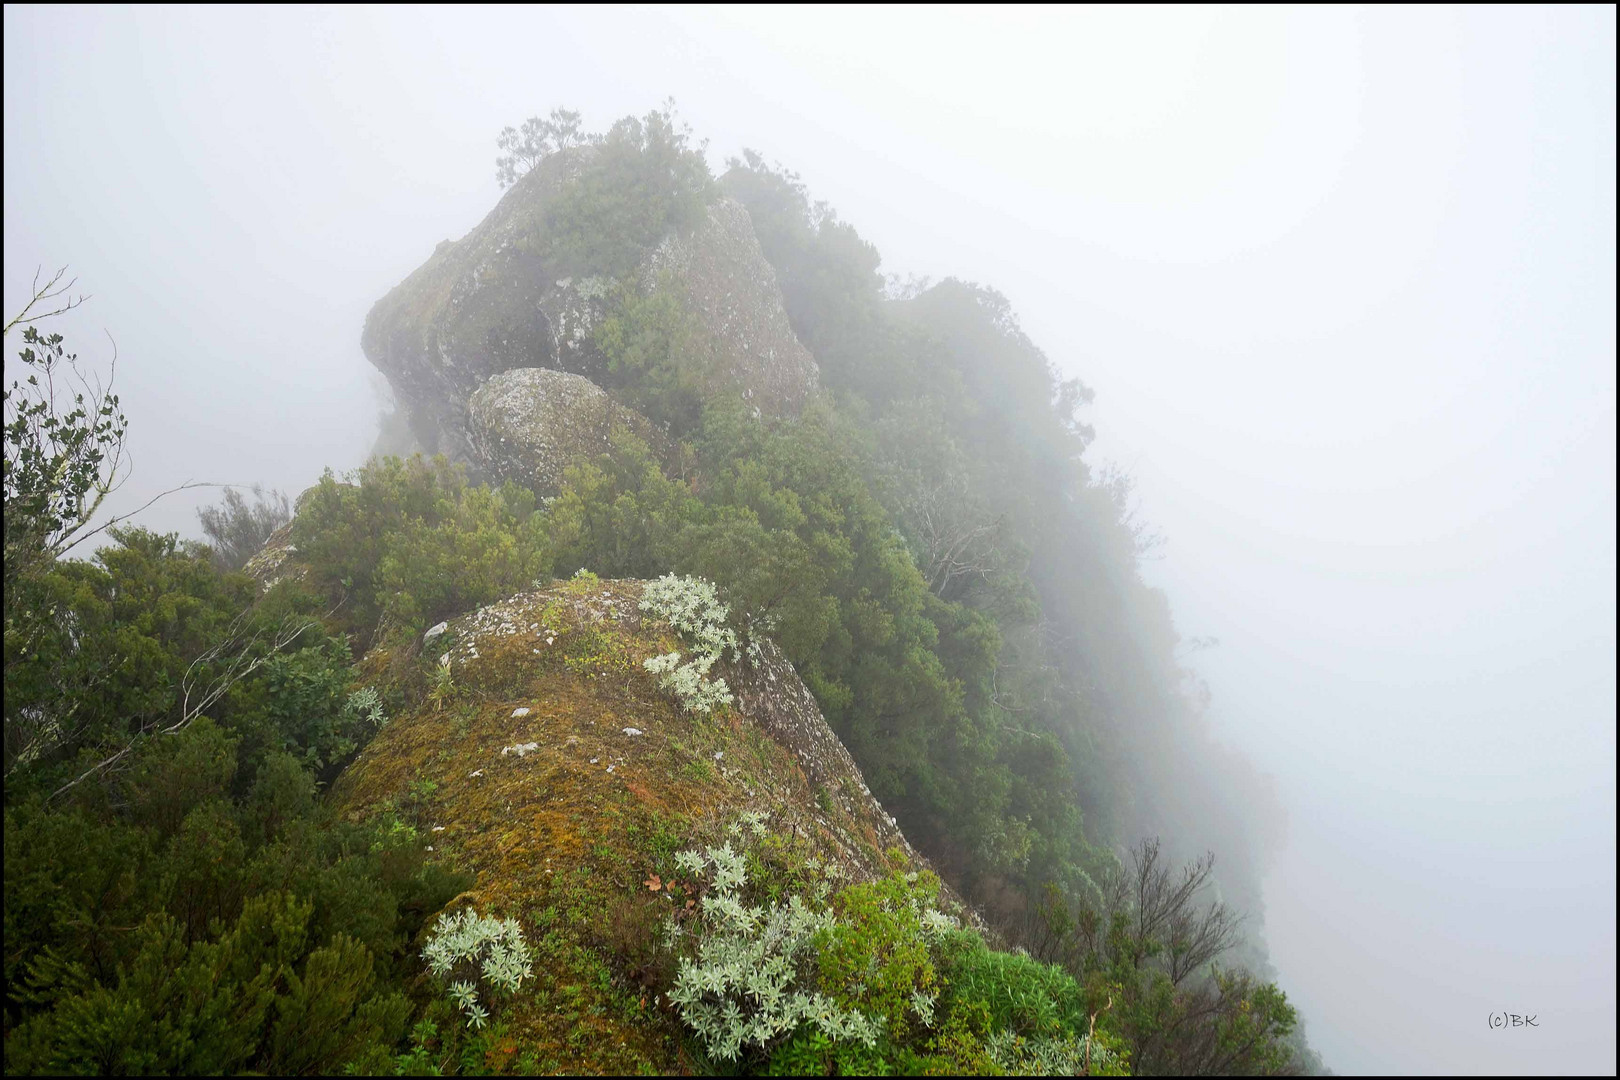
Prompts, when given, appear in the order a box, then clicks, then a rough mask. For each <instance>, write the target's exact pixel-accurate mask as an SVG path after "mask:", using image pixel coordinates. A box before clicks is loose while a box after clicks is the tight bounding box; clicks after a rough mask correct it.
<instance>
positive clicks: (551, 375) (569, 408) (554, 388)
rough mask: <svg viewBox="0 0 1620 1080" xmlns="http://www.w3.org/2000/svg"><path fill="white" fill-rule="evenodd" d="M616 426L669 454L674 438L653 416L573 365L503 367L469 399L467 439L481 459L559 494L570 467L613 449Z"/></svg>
mask: <svg viewBox="0 0 1620 1080" xmlns="http://www.w3.org/2000/svg"><path fill="white" fill-rule="evenodd" d="M615 428H625V429H628V430H629V431H630V432H631V433H632V434H634V435H635V436H636V437H637V438H639V439H641V440H643V441H644V442H646V443H647V445H648V446H649V447H650V448H651V449H652V451H653V453H654V455H655V456H657V457H660V458H662V457H666V456H667V455H668V454H669V448H670V443H669V439H668V438H667V437H666V436H665V435H664V433H663V432H662V431H660V430H659V429H658V427H657V426H656V425H654V424H653V423H652V421H650V420H648V419H647V418H646V417H644V416H642V415H641V414H640V413H638V412H636V411H635V410H634V409H630V408H627V407H625V406H623V405H620V404H619V403H618V402H616V401H614V400H613V399H612V398H611V397H609V396H608V395H607V394H606V393H604V392H603V391H602V390H601V388H599V387H598V386H596V384H594V383H592V382H591V381H590V380H589V379H587V378H584V377H583V376H580V375H573V374H570V373H568V372H565V371H553V370H550V369H548V368H516V369H514V370H512V371H503V372H502V373H501V374H499V375H496V376H495V377H494V378H492V379H490V380H489V381H488V382H486V383H485V384H484V385H483V386H482V387H480V388H479V389H478V391H477V392H476V393H474V394H473V395H472V399H471V400H470V401H469V402H468V405H467V440H468V444H469V446H470V448H471V450H472V452H473V455H474V457H475V458H476V460H477V462H478V463H479V464H480V465H481V466H482V467H483V468H484V469H485V470H487V471H488V472H489V473H490V474H491V475H492V476H494V477H496V478H498V479H500V480H512V481H514V482H516V483H519V484H522V485H524V486H525V487H528V488H530V489H532V490H533V491H534V492H535V493H536V494H540V495H552V494H555V493H556V492H557V490H558V488H559V487H560V486H561V484H562V478H563V470H564V469H566V468H567V467H568V466H569V465H572V464H575V463H577V462H582V461H589V460H591V459H593V458H595V457H596V456H597V455H598V454H604V453H607V452H608V451H609V449H611V443H610V437H611V435H612V433H613V430H614V429H615Z"/></svg>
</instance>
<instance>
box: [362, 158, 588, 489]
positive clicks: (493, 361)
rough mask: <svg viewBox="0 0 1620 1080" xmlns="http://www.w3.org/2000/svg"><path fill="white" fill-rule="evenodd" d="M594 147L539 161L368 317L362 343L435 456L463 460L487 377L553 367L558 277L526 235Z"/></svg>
mask: <svg viewBox="0 0 1620 1080" xmlns="http://www.w3.org/2000/svg"><path fill="white" fill-rule="evenodd" d="M591 152H592V148H590V147H576V148H574V149H572V150H568V151H564V152H562V153H558V154H553V155H551V156H550V157H549V158H547V159H546V160H545V161H543V162H541V163H540V165H539V166H538V167H536V168H535V169H533V170H531V171H530V172H529V173H528V175H526V176H524V177H523V179H522V180H520V181H519V182H518V183H517V184H515V185H513V187H512V189H511V190H510V191H508V192H507V193H506V195H505V196H503V197H502V199H501V201H500V202H499V203H498V204H496V206H495V209H494V210H492V211H490V213H489V215H488V216H487V217H485V218H484V220H483V221H481V222H480V223H479V224H478V226H477V227H476V228H474V229H473V230H472V232H470V233H468V234H467V235H466V236H465V237H463V238H462V239H461V240H459V241H449V240H446V241H444V242H442V243H440V244H439V245H438V247H437V248H435V249H434V252H433V255H432V257H431V258H429V259H428V261H427V262H425V263H423V264H422V265H421V266H420V267H418V268H417V269H416V270H415V271H414V272H413V273H412V274H411V275H410V276H409V277H407V278H406V279H405V280H404V281H403V282H401V283H400V284H399V285H398V286H396V287H395V288H394V289H393V290H391V291H390V292H389V293H388V295H387V296H385V297H383V298H382V299H381V300H379V301H378V302H377V303H376V305H375V306H374V307H372V309H371V313H370V314H369V315H367V316H366V326H365V330H364V331H363V332H362V334H361V336H360V347H361V348H362V349H363V350H364V351H365V354H366V358H367V359H368V360H370V361H371V362H372V364H374V365H375V366H376V367H377V369H378V370H379V371H381V372H382V373H383V374H384V375H385V376H387V378H388V382H389V385H390V386H391V387H392V388H393V391H394V397H395V399H396V400H397V401H398V402H399V406H400V408H402V409H404V410H405V412H406V414H407V415H408V416H409V418H410V423H411V430H412V432H413V434H415V436H416V439H417V441H418V442H419V443H420V444H421V445H422V447H423V448H424V449H425V450H427V451H428V452H429V453H443V454H445V455H447V456H448V457H450V458H451V459H452V460H465V459H466V456H467V445H466V437H465V433H464V430H463V420H464V418H465V416H466V409H467V399H468V398H469V397H471V396H472V394H473V392H474V391H475V390H477V389H478V388H479V387H480V386H482V385H483V384H484V382H485V381H487V380H488V379H489V378H490V377H491V376H493V375H496V374H499V373H500V372H502V371H507V370H509V369H511V368H516V367H555V366H557V359H558V358H557V349H556V342H555V338H554V336H553V333H552V320H551V319H550V318H548V316H547V315H546V313H545V311H544V310H543V309H542V307H541V300H542V299H543V298H544V297H545V296H546V294H547V293H548V292H549V291H551V289H552V288H553V287H554V285H555V282H554V281H553V278H552V276H551V275H549V274H547V272H546V270H545V267H544V266H543V265H541V261H540V260H539V259H538V258H537V257H535V256H534V255H531V254H528V253H527V252H526V250H525V249H526V248H527V247H528V246H529V245H528V243H527V242H526V241H527V239H528V237H530V236H531V235H532V234H533V233H534V231H535V230H536V229H537V228H538V227H539V226H540V223H541V222H542V221H543V220H544V217H545V210H546V207H547V205H548V204H549V203H550V202H551V201H552V199H554V198H555V196H556V194H557V192H558V191H559V190H560V189H561V188H562V186H563V185H565V184H567V183H568V182H569V181H570V180H572V179H574V178H575V177H577V176H578V174H579V170H580V168H581V167H582V166H583V164H584V163H585V161H586V160H587V158H588V155H589V154H590V153H591Z"/></svg>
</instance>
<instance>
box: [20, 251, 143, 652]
mask: <svg viewBox="0 0 1620 1080" xmlns="http://www.w3.org/2000/svg"><path fill="white" fill-rule="evenodd" d="M61 277H62V271H58V272H57V274H56V276H55V277H54V278H52V279H51V280H50V282H48V283H47V284H46V285H45V287H44V288H43V289H40V288H38V287H37V283H36V288H35V292H34V296H33V299H31V300H30V301H29V303H28V305H27V307H25V308H24V309H23V311H22V312H21V313H20V314H18V315H17V316H16V317H15V318H13V319H12V320H11V321H10V322H9V323H7V324H6V328H5V332H6V334H7V335H8V336H9V335H10V333H11V331H12V330H13V329H14V328H17V327H19V326H20V327H21V329H22V340H23V347H22V349H21V350H20V351H19V352H18V353H17V358H18V360H20V361H21V362H22V364H23V367H24V369H25V370H26V371H27V372H28V374H27V376H26V377H25V378H24V379H23V380H22V381H21V382H17V381H15V380H13V382H12V384H11V385H10V386H9V387H7V388H6V390H5V391H4V395H3V396H4V403H5V404H4V412H5V426H4V431H5V456H4V468H3V485H0V486H3V487H4V494H5V515H4V521H5V586H6V592H8V593H9V592H10V591H11V587H12V584H13V582H14V581H16V580H17V579H18V578H20V577H23V576H26V574H27V573H30V572H34V571H37V570H38V569H39V568H40V566H41V565H42V564H44V563H48V562H49V561H50V560H52V559H54V558H56V557H57V556H58V555H60V554H62V553H63V552H65V551H67V550H68V549H69V548H71V547H72V546H74V545H75V544H76V543H78V541H79V540H80V539H82V538H83V537H84V536H86V535H88V534H87V533H86V532H85V531H84V530H85V529H86V528H87V527H88V525H89V523H90V520H91V519H92V518H93V517H94V516H95V514H96V511H97V510H98V509H100V507H101V503H102V501H103V500H104V499H105V498H106V497H107V494H108V493H109V492H110V491H112V489H113V487H114V486H115V485H116V484H117V482H118V470H119V467H120V465H121V464H122V462H123V447H124V437H125V435H126V433H127V432H128V430H129V422H128V420H127V419H126V418H125V417H124V413H123V411H122V409H121V408H120V406H119V402H118V395H116V394H114V393H112V392H111V378H110V377H109V379H108V383H107V385H105V386H103V385H101V384H100V382H99V381H97V382H92V381H91V380H90V379H87V378H86V377H85V376H84V375H83V374H82V373H81V372H80V371H79V368H78V357H77V355H75V354H73V353H70V352H68V351H67V348H66V346H64V345H63V344H62V335H61V334H42V333H40V331H39V328H38V327H36V326H33V325H30V324H31V323H33V322H35V321H37V320H39V319H42V318H48V317H49V316H50V315H53V314H58V313H60V312H61V311H64V310H67V309H68V308H71V307H74V306H76V305H77V303H78V301H76V300H70V301H68V302H66V303H65V304H64V305H63V307H61V308H58V309H57V310H56V311H53V312H46V313H43V314H32V313H31V312H32V309H33V307H34V305H35V304H37V303H39V302H40V301H42V300H45V301H50V300H53V299H55V298H56V297H58V296H60V295H61V294H62V293H63V292H65V291H66V289H67V288H68V287H71V285H72V282H69V283H68V285H67V286H62V287H61V288H57V287H56V286H57V282H59V281H60V280H61ZM69 394H71V395H72V402H71V405H70V404H69V402H68V401H67V395H69ZM6 613H7V614H6V632H7V636H8V637H9V636H10V635H11V634H12V632H13V612H12V606H11V604H10V602H9V600H8V602H7V605H6Z"/></svg>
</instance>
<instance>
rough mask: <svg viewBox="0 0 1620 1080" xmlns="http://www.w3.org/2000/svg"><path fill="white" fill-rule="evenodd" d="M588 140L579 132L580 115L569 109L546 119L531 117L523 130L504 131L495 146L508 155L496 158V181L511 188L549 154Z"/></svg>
mask: <svg viewBox="0 0 1620 1080" xmlns="http://www.w3.org/2000/svg"><path fill="white" fill-rule="evenodd" d="M588 138H589V137H588V136H586V135H584V134H582V133H581V132H580V130H579V113H577V112H570V111H569V110H567V109H552V110H551V115H550V116H549V117H546V118H541V117H538V116H531V117H529V118H528V119H527V120H525V121H523V127H522V129H521V130H520V129H517V128H511V127H507V128H502V129H501V134H500V136H499V137H498V138H497V139H496V140H495V145H496V146H498V147H499V148H500V149H502V150H504V151H506V152H505V153H504V154H502V155H501V156H500V157H498V158H496V159H495V181H496V183H498V184H500V185H501V187H503V188H506V187H511V186H512V185H513V184H515V183H517V182H518V179H519V178H520V177H522V176H523V175H525V174H526V173H528V171H529V170H530V169H532V168H534V167H535V166H536V165H538V164H540V161H541V159H543V158H545V157H546V156H547V155H549V154H555V153H556V152H557V151H558V150H566V149H568V148H569V147H570V146H577V145H579V144H580V143H582V142H585V141H588Z"/></svg>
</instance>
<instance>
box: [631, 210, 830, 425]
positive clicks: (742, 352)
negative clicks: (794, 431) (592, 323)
mask: <svg viewBox="0 0 1620 1080" xmlns="http://www.w3.org/2000/svg"><path fill="white" fill-rule="evenodd" d="M640 284H641V287H642V289H643V291H650V290H651V289H654V288H659V287H671V288H674V289H675V290H676V295H678V296H681V297H682V298H683V299H684V301H685V303H686V305H687V307H688V310H689V311H690V312H691V313H692V314H693V315H694V316H696V318H695V323H696V327H697V329H698V334H697V341H696V342H695V343H694V348H695V352H696V354H697V355H695V356H691V357H687V358H685V359H686V362H687V363H693V364H696V365H698V370H699V371H700V372H701V373H702V376H703V382H704V384H705V385H706V386H707V387H708V390H709V392H710V394H712V395H718V394H722V393H725V392H727V391H728V390H738V391H740V392H741V393H742V396H743V398H744V399H745V400H746V401H748V402H749V403H750V404H752V405H753V406H754V409H755V413H756V415H766V416H791V415H796V414H797V413H798V412H799V410H800V409H801V408H803V406H804V403H805V399H806V398H808V397H809V395H810V393H811V391H813V390H814V389H815V386H816V381H817V378H818V375H819V371H818V369H817V367H816V361H815V359H814V358H813V357H812V356H811V355H810V350H808V349H806V348H805V347H804V346H803V345H802V344H800V342H799V339H798V338H797V337H795V336H794V335H793V327H792V326H791V325H789V323H788V317H787V310H786V308H784V307H783V306H782V293H781V289H780V288H779V287H778V285H777V283H776V271H775V269H774V268H772V266H771V264H770V263H769V262H767V261H766V260H765V256H764V254H763V253H762V252H761V251H760V249H759V240H758V239H757V238H756V237H755V235H754V224H753V222H752V221H751V220H750V219H749V217H748V211H747V210H746V209H744V207H743V205H742V204H741V203H739V202H738V201H737V200H735V199H733V198H730V197H729V196H727V197H723V198H721V199H718V200H717V201H715V202H714V203H712V204H711V205H710V206H709V213H708V219H707V220H706V221H705V222H704V223H703V224H702V225H700V226H699V227H698V228H697V229H696V230H695V231H694V232H693V233H692V235H690V236H670V237H666V238H665V240H664V242H663V243H662V244H660V245H659V246H658V249H657V250H656V251H654V252H653V254H652V256H651V257H650V258H648V260H647V262H646V264H645V265H644V266H643V267H642V270H641V281H640Z"/></svg>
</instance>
